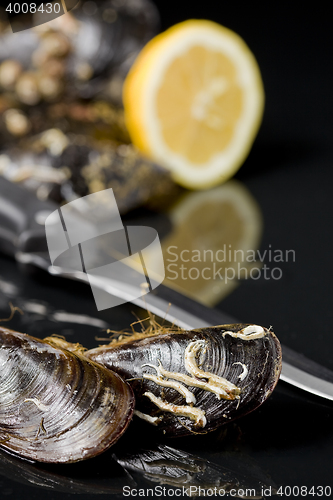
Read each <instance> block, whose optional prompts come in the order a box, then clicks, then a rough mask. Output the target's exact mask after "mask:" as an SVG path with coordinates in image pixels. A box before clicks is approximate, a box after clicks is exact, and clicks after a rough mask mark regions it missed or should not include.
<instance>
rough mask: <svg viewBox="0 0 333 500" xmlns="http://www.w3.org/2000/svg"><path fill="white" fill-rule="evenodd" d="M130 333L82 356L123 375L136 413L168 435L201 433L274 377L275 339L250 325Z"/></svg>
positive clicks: (264, 393)
mask: <svg viewBox="0 0 333 500" xmlns="http://www.w3.org/2000/svg"><path fill="white" fill-rule="evenodd" d="M138 335H139V337H140V336H141V337H142V338H138V339H134V340H133V339H132V340H127V341H125V340H122V341H121V342H118V343H117V342H115V343H111V344H110V345H109V346H101V347H99V348H96V349H93V350H91V351H87V352H86V353H85V355H86V356H87V357H88V358H90V359H92V360H94V361H97V362H98V363H101V364H103V365H104V366H106V367H107V368H109V369H111V370H114V371H115V372H117V373H119V374H120V375H121V376H122V377H123V378H124V379H125V380H128V381H129V383H130V384H131V386H132V388H133V391H134V393H135V396H136V401H137V404H136V414H137V415H138V416H140V417H141V418H143V419H145V420H147V421H149V422H150V423H153V424H155V425H157V426H158V428H160V429H161V430H162V431H163V432H164V433H165V434H167V435H169V436H181V435H186V434H190V433H206V432H208V431H211V430H213V429H215V428H217V427H218V426H220V425H221V424H225V423H228V422H230V421H231V420H234V419H235V418H238V417H241V416H243V415H245V414H247V413H249V412H251V411H252V410H254V409H256V408H257V407H258V406H260V405H261V404H262V403H263V402H264V401H265V400H266V399H267V398H268V397H269V395H270V394H271V393H272V391H273V389H274V387H275V385H276V383H277V381H278V379H279V375H280V371H281V347H280V344H279V341H278V339H277V338H276V336H275V335H274V333H273V332H271V331H270V330H267V329H265V328H262V327H260V326H257V325H245V324H236V325H224V326H216V327H211V328H202V329H198V330H191V331H178V332H169V333H161V334H159V335H153V336H144V334H142V335H140V334H138Z"/></svg>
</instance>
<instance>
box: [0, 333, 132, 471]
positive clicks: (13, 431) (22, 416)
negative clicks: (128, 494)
mask: <svg viewBox="0 0 333 500" xmlns="http://www.w3.org/2000/svg"><path fill="white" fill-rule="evenodd" d="M133 407H134V397H133V394H132V391H131V389H130V388H129V387H128V385H127V384H126V383H125V382H124V381H123V380H122V379H121V378H120V377H119V376H118V375H117V374H115V373H113V372H111V371H110V370H106V369H105V368H103V367H101V366H99V365H97V364H96V363H94V362H91V361H89V360H88V359H85V358H84V357H82V356H77V355H76V354H73V353H71V352H68V351H66V350H63V349H60V348H55V347H53V346H51V345H49V344H48V343H46V342H43V341H41V340H39V339H36V338H33V337H30V336H28V335H25V334H22V333H18V332H14V331H12V330H7V329H4V328H0V446H1V447H2V448H3V449H5V450H7V451H10V452H13V453H15V454H18V455H20V456H22V457H25V458H28V459H32V460H36V461H41V462H57V463H58V462H59V463H67V462H76V461H79V460H83V459H87V458H90V457H93V456H95V455H98V454H99V453H101V452H102V451H104V450H105V449H107V448H108V447H109V446H111V445H112V444H113V443H114V442H115V441H116V440H117V439H118V438H119V437H120V436H121V435H122V434H123V432H124V431H125V429H126V428H127V425H128V423H129V422H130V420H131V417H132V413H133Z"/></svg>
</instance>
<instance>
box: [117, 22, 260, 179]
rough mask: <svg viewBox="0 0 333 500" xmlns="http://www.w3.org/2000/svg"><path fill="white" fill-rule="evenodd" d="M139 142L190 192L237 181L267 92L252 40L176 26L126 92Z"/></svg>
mask: <svg viewBox="0 0 333 500" xmlns="http://www.w3.org/2000/svg"><path fill="white" fill-rule="evenodd" d="M123 101H124V108H125V117H126V123H127V127H128V130H129V133H130V135H131V138H132V141H133V143H134V144H135V145H136V146H137V147H138V148H139V149H140V150H141V151H142V152H143V153H144V154H146V155H148V156H149V157H151V158H152V159H153V160H155V161H157V162H159V163H161V164H162V165H164V166H166V167H167V168H169V169H170V170H171V172H172V175H173V177H174V179H175V180H176V181H177V182H179V183H180V184H182V185H184V186H185V187H189V188H208V187H210V186H213V185H216V184H219V183H221V182H223V181H225V180H227V179H228V178H229V177H231V176H232V175H233V174H234V173H235V172H236V171H237V170H238V168H239V167H240V166H241V164H242V163H243V161H244V159H245V158H246V156H247V155H248V153H249V150H250V148H251V145H252V143H253V140H254V138H255V136H256V134H257V131H258V128H259V126H260V123H261V119H262V114H263V107H264V90H263V84H262V80H261V76H260V71H259V68H258V65H257V62H256V60H255V58H254V56H253V54H252V52H251V51H250V49H249V48H248V47H247V45H246V44H245V42H244V41H243V40H242V39H241V38H240V37H239V36H238V35H237V34H235V33H234V32H232V31H230V30H229V29H227V28H224V27H222V26H220V25H218V24H216V23H214V22H212V21H203V20H190V21H185V22H183V23H180V24H178V25H175V26H173V27H172V28H170V29H168V30H167V31H165V32H164V33H162V34H160V35H158V36H157V37H155V38H154V39H153V40H151V41H150V42H149V43H148V44H147V45H146V46H145V47H144V49H143V50H142V51H141V53H140V54H139V56H138V58H137V59H136V61H135V63H134V65H133V67H132V68H131V71H130V72H129V74H128V76H127V78H126V81H125V84H124V91H123Z"/></svg>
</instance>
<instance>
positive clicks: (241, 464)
mask: <svg viewBox="0 0 333 500" xmlns="http://www.w3.org/2000/svg"><path fill="white" fill-rule="evenodd" d="M115 458H116V460H117V462H118V463H119V464H120V465H122V466H123V467H124V468H125V469H126V470H129V471H130V472H131V473H134V478H136V475H140V476H142V477H143V478H144V479H145V480H147V481H148V483H155V484H159V485H168V486H173V487H174V488H177V489H181V491H182V492H183V494H184V495H186V496H190V497H191V496H194V497H195V496H212V492H215V495H216V496H224V495H225V496H228V494H230V492H231V496H234V497H240V498H262V489H263V488H266V487H269V486H271V487H272V489H273V488H274V486H275V485H273V484H272V481H271V480H270V478H269V477H268V476H267V474H265V473H264V472H263V471H261V470H260V469H259V474H258V467H256V468H254V467H253V465H252V466H250V465H249V464H248V463H247V462H246V461H244V460H243V459H242V458H241V457H239V456H238V457H237V467H235V468H233V467H232V465H230V464H229V463H228V462H229V459H230V456H229V455H228V454H226V455H225V456H224V454H223V453H222V454H221V457H220V461H222V463H221V464H220V463H219V464H217V463H216V464H215V463H212V462H210V461H208V460H205V459H203V458H201V457H198V456H196V455H193V454H192V453H189V452H187V451H184V450H179V449H176V448H173V447H172V448H171V447H170V446H166V445H164V444H158V445H155V446H151V447H149V448H147V447H144V448H139V449H133V447H132V448H129V449H127V450H126V449H125V451H120V452H118V451H116V453H115Z"/></svg>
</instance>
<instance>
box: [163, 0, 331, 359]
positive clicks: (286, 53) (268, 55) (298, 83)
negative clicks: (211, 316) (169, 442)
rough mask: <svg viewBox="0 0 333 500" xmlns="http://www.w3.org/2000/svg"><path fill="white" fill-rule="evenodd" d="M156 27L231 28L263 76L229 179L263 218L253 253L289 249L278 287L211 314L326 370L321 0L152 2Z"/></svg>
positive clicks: (327, 77) (259, 286) (326, 119)
mask: <svg viewBox="0 0 333 500" xmlns="http://www.w3.org/2000/svg"><path fill="white" fill-rule="evenodd" d="M156 4H157V5H158V7H159V10H160V13H161V20H162V28H163V29H164V28H167V27H168V26H170V25H172V24H174V23H176V22H179V21H182V20H185V19H187V18H191V17H192V18H199V19H200V18H203V19H211V20H214V21H217V22H219V23H220V24H222V25H224V26H226V27H228V28H230V29H232V30H234V31H235V32H236V33H238V34H239V35H240V36H242V38H243V39H244V40H245V41H246V43H247V44H248V46H249V47H250V49H251V50H252V51H253V53H254V55H255V57H256V59H257V61H258V63H259V67H260V69H261V73H262V78H263V82H264V87H265V94H266V104H265V113H264V118H263V122H262V126H261V129H260V131H259V134H258V136H257V138H256V141H255V143H254V146H253V148H252V151H251V153H250V155H249V157H248V158H247V160H246V161H245V163H244V165H243V166H242V167H241V169H240V170H239V172H238V173H237V174H236V178H237V179H239V180H240V181H242V182H243V183H244V184H245V185H246V186H247V187H248V188H249V190H250V192H251V193H252V194H253V196H254V198H255V199H256V200H257V202H258V203H259V206H260V208H261V210H262V212H263V217H264V233H263V239H262V244H261V249H262V250H265V249H268V248H269V245H271V248H272V249H281V250H287V249H294V250H295V253H296V262H295V263H285V264H284V266H281V267H282V269H283V277H282V279H281V280H279V281H273V280H264V279H260V280H258V281H253V280H249V281H246V282H244V283H243V284H242V285H241V286H240V287H238V288H237V289H236V290H235V291H234V292H233V293H232V294H231V295H230V296H229V297H227V298H226V299H225V300H224V301H223V303H222V304H220V306H219V308H221V309H222V308H223V309H224V310H225V311H227V312H228V313H230V314H232V315H234V316H235V317H238V318H241V319H243V320H247V319H248V320H249V321H250V320H252V321H256V322H260V321H261V323H263V324H266V325H270V324H272V325H273V326H274V328H275V331H276V332H277V333H278V334H279V336H280V337H281V339H282V340H283V342H285V343H287V344H288V345H290V347H293V348H297V349H300V350H302V351H303V352H304V353H305V354H306V355H308V356H312V358H314V359H316V360H318V361H322V362H323V363H325V364H326V365H327V366H329V367H331V368H333V352H332V345H333V343H332V337H331V336H332V334H331V324H332V315H333V313H332V290H333V287H332V278H333V272H332V262H331V254H332V214H333V210H332V202H331V197H332V194H331V187H332V181H333V174H332V162H333V147H332V137H333V134H332V132H333V130H332V128H333V98H332V88H333V67H332V64H330V59H331V56H330V54H331V53H332V48H333V34H332V28H331V23H330V19H329V16H328V12H327V10H326V9H325V7H324V3H323V2H316V3H315V4H311V5H309V6H306V5H305V4H301V3H300V2H293V3H292V4H291V5H290V4H289V5H287V4H286V3H284V2H282V3H281V2H279V3H278V4H274V3H270V4H266V5H263V4H260V5H259V3H258V2H237V1H236V2H222V1H221V2H214V1H210V0H207V1H205V2H200V3H199V2H186V1H179V2H176V1H168V2H161V1H160V2H156Z"/></svg>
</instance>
